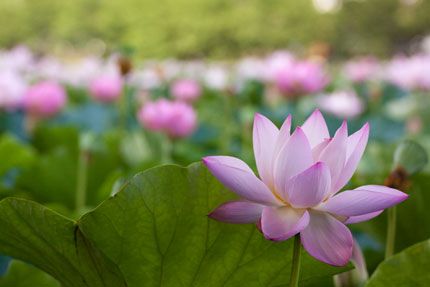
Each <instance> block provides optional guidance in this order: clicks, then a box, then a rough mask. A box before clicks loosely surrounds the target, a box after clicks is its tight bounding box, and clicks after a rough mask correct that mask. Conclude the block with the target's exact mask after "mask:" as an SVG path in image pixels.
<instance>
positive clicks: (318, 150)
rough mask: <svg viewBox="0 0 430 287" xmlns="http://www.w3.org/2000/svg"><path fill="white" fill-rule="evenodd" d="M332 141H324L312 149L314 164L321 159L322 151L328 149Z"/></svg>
mask: <svg viewBox="0 0 430 287" xmlns="http://www.w3.org/2000/svg"><path fill="white" fill-rule="evenodd" d="M331 140H332V139H324V140H323V141H322V142H320V143H319V144H317V145H316V146H314V147H313V148H312V158H313V160H314V162H317V161H318V159H319V158H320V155H321V153H322V151H323V150H324V149H325V148H326V147H327V145H328V144H329V143H330V142H331Z"/></svg>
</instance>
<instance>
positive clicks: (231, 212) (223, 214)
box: [209, 199, 264, 224]
mask: <svg viewBox="0 0 430 287" xmlns="http://www.w3.org/2000/svg"><path fill="white" fill-rule="evenodd" d="M263 208H264V205H261V204H258V203H254V202H251V201H247V200H244V199H238V200H232V201H228V202H226V203H223V204H221V205H220V206H218V207H217V208H216V209H215V210H214V211H212V212H211V213H210V214H209V217H210V218H212V219H214V220H217V221H222V222H228V223H240V224H243V223H253V222H257V221H258V220H259V219H260V217H261V212H262V211H263Z"/></svg>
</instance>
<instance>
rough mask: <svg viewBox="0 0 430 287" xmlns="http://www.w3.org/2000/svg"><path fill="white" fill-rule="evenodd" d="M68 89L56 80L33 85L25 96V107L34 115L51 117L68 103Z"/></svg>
mask: <svg viewBox="0 0 430 287" xmlns="http://www.w3.org/2000/svg"><path fill="white" fill-rule="evenodd" d="M66 102H67V95H66V91H65V90H64V89H63V87H61V86H60V85H58V84H57V83H54V82H42V83H39V84H36V85H34V86H32V87H31V88H30V89H29V90H28V91H27V93H26V95H25V97H24V107H25V109H26V111H27V112H28V113H30V114H32V115H35V116H39V117H51V116H54V115H56V114H58V113H59V112H60V111H61V110H62V109H63V108H64V106H65V105H66Z"/></svg>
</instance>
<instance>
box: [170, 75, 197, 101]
mask: <svg viewBox="0 0 430 287" xmlns="http://www.w3.org/2000/svg"><path fill="white" fill-rule="evenodd" d="M201 93H202V88H201V86H200V84H199V83H198V82H196V81H194V80H188V79H183V80H178V81H176V82H174V83H173V84H172V86H171V94H172V96H173V98H175V99H176V100H180V101H187V102H192V101H195V100H197V99H198V98H200V96H201Z"/></svg>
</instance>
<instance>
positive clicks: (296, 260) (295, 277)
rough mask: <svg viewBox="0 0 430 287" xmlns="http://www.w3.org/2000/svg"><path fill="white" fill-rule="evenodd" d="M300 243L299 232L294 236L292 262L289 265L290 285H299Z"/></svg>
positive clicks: (294, 286)
mask: <svg viewBox="0 0 430 287" xmlns="http://www.w3.org/2000/svg"><path fill="white" fill-rule="evenodd" d="M301 245H302V244H301V241H300V233H298V234H296V235H295V236H294V250H293V264H292V266H291V275H290V287H297V286H299V274H300V249H301V248H300V247H301Z"/></svg>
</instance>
